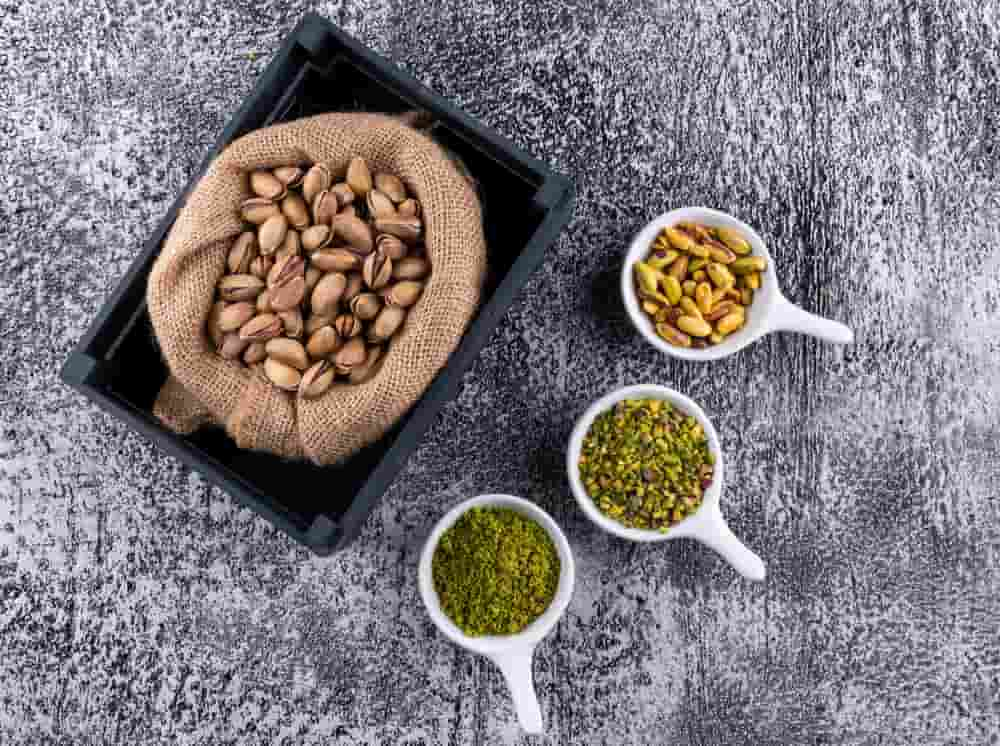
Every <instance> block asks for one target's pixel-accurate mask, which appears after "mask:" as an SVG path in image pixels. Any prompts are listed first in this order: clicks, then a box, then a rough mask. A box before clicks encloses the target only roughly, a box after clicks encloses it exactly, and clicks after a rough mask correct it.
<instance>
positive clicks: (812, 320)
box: [770, 297, 854, 345]
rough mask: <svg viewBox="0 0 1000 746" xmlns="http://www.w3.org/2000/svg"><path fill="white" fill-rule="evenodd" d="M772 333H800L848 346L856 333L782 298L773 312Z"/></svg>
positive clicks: (837, 322)
mask: <svg viewBox="0 0 1000 746" xmlns="http://www.w3.org/2000/svg"><path fill="white" fill-rule="evenodd" d="M770 327H771V331H788V332H798V333H799V334H809V335H811V336H813V337H819V338H820V339H823V340H826V341H827V342H833V343H834V344H838V345H848V344H851V343H852V342H853V341H854V332H852V331H851V330H850V328H849V327H847V326H845V325H844V324H841V323H840V322H839V321H832V320H830V319H825V318H823V317H822V316H817V315H816V314H814V313H809V312H808V311H806V310H805V309H803V308H799V307H798V306H797V305H795V304H794V303H792V302H791V301H789V300H788V299H787V298H785V297H781V298H780V299H779V301H778V303H777V305H776V307H775V309H774V311H772V321H771V324H770Z"/></svg>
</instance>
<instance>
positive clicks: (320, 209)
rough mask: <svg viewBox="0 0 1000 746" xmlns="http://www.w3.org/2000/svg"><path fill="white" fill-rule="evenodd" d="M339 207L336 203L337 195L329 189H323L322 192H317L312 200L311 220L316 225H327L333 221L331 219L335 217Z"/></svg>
mask: <svg viewBox="0 0 1000 746" xmlns="http://www.w3.org/2000/svg"><path fill="white" fill-rule="evenodd" d="M339 209H340V205H339V204H338V203H337V195H335V194H334V193H333V192H331V191H330V190H329V189H324V190H323V191H322V192H320V193H319V194H317V195H316V199H315V200H313V203H312V215H313V220H314V221H315V222H316V224H317V225H329V224H330V223H331V222H333V219H334V217H336V215H337V211H338V210H339Z"/></svg>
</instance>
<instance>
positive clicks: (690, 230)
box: [677, 222, 712, 243]
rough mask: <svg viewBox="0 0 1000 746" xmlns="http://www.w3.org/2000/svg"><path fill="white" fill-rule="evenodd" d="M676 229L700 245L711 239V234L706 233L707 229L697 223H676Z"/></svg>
mask: <svg viewBox="0 0 1000 746" xmlns="http://www.w3.org/2000/svg"><path fill="white" fill-rule="evenodd" d="M677 227H678V228H680V229H681V230H682V231H684V232H685V233H687V234H689V235H690V236H691V237H692V238H693V239H694V240H695V241H699V242H701V243H704V242H705V241H706V240H708V239H709V238H711V237H712V234H711V233H709V232H708V228H706V227H705V226H703V225H700V224H698V223H689V222H683V223H678V224H677Z"/></svg>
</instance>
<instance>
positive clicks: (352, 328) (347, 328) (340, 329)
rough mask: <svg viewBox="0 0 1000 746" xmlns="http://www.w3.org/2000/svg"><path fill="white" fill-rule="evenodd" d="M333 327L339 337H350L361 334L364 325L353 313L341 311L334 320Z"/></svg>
mask: <svg viewBox="0 0 1000 746" xmlns="http://www.w3.org/2000/svg"><path fill="white" fill-rule="evenodd" d="M333 328H334V329H336V330H337V334H339V335H340V338H341V339H350V338H351V337H356V336H358V335H359V334H361V332H362V330H363V328H364V327H363V326H362V325H361V322H360V321H358V319H356V318H355V317H354V315H353V314H350V313H342V314H340V316H338V317H337V318H336V319H335V320H334V322H333Z"/></svg>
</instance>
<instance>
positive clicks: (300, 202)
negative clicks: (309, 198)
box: [281, 192, 310, 231]
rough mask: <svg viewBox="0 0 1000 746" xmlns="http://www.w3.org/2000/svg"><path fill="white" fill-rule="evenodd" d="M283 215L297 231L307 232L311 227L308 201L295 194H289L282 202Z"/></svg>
mask: <svg viewBox="0 0 1000 746" xmlns="http://www.w3.org/2000/svg"><path fill="white" fill-rule="evenodd" d="M281 214H282V215H284V216H285V218H286V219H287V220H288V223H289V225H291V226H292V227H293V228H295V229H297V230H300V231H301V230H305V229H306V228H308V227H309V222H310V221H309V207H308V206H307V205H306V201H305V200H304V199H302V197H300V196H299V195H297V194H296V193H295V192H289V193H288V194H287V195H286V196H285V198H284V199H283V200H281Z"/></svg>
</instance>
